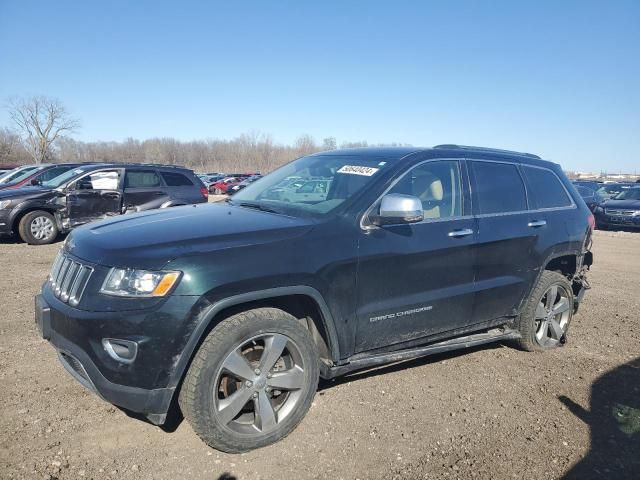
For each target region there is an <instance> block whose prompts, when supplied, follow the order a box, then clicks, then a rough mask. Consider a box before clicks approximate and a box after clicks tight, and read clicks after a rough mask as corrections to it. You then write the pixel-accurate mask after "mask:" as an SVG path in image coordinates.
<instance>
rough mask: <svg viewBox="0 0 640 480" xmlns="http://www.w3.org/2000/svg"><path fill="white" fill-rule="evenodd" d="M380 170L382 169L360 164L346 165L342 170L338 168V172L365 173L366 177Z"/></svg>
mask: <svg viewBox="0 0 640 480" xmlns="http://www.w3.org/2000/svg"><path fill="white" fill-rule="evenodd" d="M378 170H380V169H379V168H372V167H360V166H358V165H345V166H344V167H342V168H341V169H340V170H338V173H348V174H350V175H364V176H365V177H370V176H371V175H373V174H374V173H376V172H377V171H378Z"/></svg>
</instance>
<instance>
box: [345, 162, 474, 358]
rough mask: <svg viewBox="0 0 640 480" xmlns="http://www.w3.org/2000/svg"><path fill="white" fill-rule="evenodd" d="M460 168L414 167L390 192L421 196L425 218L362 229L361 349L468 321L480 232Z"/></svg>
mask: <svg viewBox="0 0 640 480" xmlns="http://www.w3.org/2000/svg"><path fill="white" fill-rule="evenodd" d="M462 167H463V165H462V164H461V162H459V161H457V160H435V161H428V162H425V163H422V164H420V165H418V166H416V167H414V168H412V169H411V170H410V171H409V172H408V173H407V174H405V175H404V176H403V177H402V178H401V179H400V180H399V181H398V183H396V185H395V186H394V187H392V188H391V189H390V190H389V191H388V192H387V193H400V194H405V195H413V196H416V197H418V198H420V200H422V206H423V210H424V220H423V221H422V222H419V223H414V224H405V225H389V226H384V227H375V228H372V229H370V230H368V231H362V233H361V234H360V239H359V246H358V247H359V262H358V277H357V278H358V280H357V282H358V312H357V316H358V332H357V338H356V346H355V350H356V352H360V351H365V350H371V349H375V348H378V347H383V346H387V345H391V344H399V343H403V342H408V341H412V340H416V339H420V338H422V337H427V336H430V335H434V334H438V333H442V332H445V331H451V330H455V329H458V328H461V327H465V326H467V325H468V324H469V323H470V321H471V315H472V308H473V302H474V263H475V231H474V219H473V218H472V216H471V215H470V214H471V211H470V209H469V207H470V205H469V194H468V191H467V190H468V189H467V187H466V185H468V182H467V181H466V175H463V168H462ZM375 208H378V206H376V207H375Z"/></svg>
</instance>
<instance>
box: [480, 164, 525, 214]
mask: <svg viewBox="0 0 640 480" xmlns="http://www.w3.org/2000/svg"><path fill="white" fill-rule="evenodd" d="M471 168H472V170H473V174H474V177H475V184H474V191H475V200H476V202H477V205H478V206H477V212H478V213H479V214H491V213H507V212H521V211H524V210H526V209H527V197H526V194H525V190H524V184H523V183H522V178H521V177H520V173H519V172H518V168H517V167H516V166H515V165H512V164H510V163H494V162H477V161H476V162H471Z"/></svg>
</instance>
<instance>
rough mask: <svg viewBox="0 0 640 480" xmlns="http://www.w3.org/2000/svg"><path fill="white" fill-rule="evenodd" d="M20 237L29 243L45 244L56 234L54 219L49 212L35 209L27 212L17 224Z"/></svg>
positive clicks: (53, 238) (52, 239) (56, 228)
mask: <svg viewBox="0 0 640 480" xmlns="http://www.w3.org/2000/svg"><path fill="white" fill-rule="evenodd" d="M18 233H19V234H20V238H22V240H24V241H25V242H27V243H28V244H29V245H46V244H48V243H52V242H53V241H54V240H55V239H56V237H57V236H58V227H57V225H56V220H55V218H54V217H53V215H51V214H50V213H49V212H45V211H42V210H37V211H35V212H29V213H27V214H26V215H25V216H24V217H22V218H21V219H20V223H19V224H18Z"/></svg>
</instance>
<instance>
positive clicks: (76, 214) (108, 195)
mask: <svg viewBox="0 0 640 480" xmlns="http://www.w3.org/2000/svg"><path fill="white" fill-rule="evenodd" d="M121 185H122V170H121V169H109V170H98V171H94V172H91V173H88V174H87V175H85V176H83V177H81V178H79V179H78V180H76V182H75V183H74V184H73V186H71V187H70V190H69V192H68V193H67V209H66V214H67V219H66V220H68V223H69V227H75V226H77V225H82V224H85V223H88V222H92V221H94V220H99V219H102V218H106V217H109V216H113V215H119V214H120V213H122V191H121Z"/></svg>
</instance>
